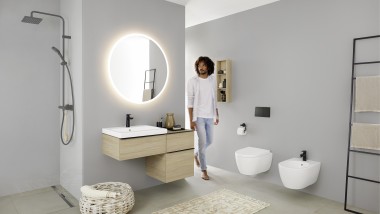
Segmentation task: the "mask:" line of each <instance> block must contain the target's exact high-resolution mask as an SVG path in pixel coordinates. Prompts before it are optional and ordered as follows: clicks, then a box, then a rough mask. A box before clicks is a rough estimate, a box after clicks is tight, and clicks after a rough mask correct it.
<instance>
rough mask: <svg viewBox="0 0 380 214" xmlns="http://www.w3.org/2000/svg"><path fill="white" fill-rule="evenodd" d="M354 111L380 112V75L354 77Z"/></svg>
mask: <svg viewBox="0 0 380 214" xmlns="http://www.w3.org/2000/svg"><path fill="white" fill-rule="evenodd" d="M355 83H356V84H355V86H356V90H355V112H368V111H371V112H380V76H367V77H356V81H355Z"/></svg>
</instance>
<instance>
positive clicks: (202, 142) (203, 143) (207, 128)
mask: <svg viewBox="0 0 380 214" xmlns="http://www.w3.org/2000/svg"><path fill="white" fill-rule="evenodd" d="M195 123H196V127H197V128H196V130H197V134H198V148H195V155H196V156H198V158H199V162H200V165H201V170H206V169H207V165H206V148H207V147H208V146H210V145H211V143H212V139H213V134H214V119H213V118H201V117H198V118H197V121H195Z"/></svg>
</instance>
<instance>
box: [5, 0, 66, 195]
mask: <svg viewBox="0 0 380 214" xmlns="http://www.w3.org/2000/svg"><path fill="white" fill-rule="evenodd" d="M32 10H38V11H44V12H50V13H56V14H57V13H59V1H51V0H18V1H14V0H0V29H1V33H0V71H1V78H0V97H1V106H0V118H1V119H0V130H1V135H0V146H1V148H0V169H1V173H0V182H1V185H0V196H3V195H8V194H13V193H18V192H24V191H27V190H32V189H37V188H41V187H47V186H51V185H57V184H59V144H60V141H59V126H60V124H59V113H60V111H59V110H58V108H57V107H58V105H59V103H60V99H59V95H60V92H59V91H60V71H61V70H60V69H61V66H60V65H59V62H60V61H59V59H58V57H57V55H56V54H55V53H54V52H53V51H52V50H51V47H52V46H58V47H59V44H60V42H59V41H60V39H59V38H60V28H59V20H57V19H55V18H51V17H46V16H39V17H42V18H44V20H43V21H42V22H41V23H40V24H39V25H32V24H26V23H22V22H21V19H22V18H23V17H24V16H25V15H28V16H29V15H30V12H31V11H32Z"/></svg>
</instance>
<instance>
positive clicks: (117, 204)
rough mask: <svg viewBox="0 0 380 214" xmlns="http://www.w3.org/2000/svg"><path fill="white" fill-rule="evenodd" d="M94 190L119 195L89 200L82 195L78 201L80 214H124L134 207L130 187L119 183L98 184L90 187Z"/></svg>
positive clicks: (89, 198)
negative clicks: (117, 194)
mask: <svg viewBox="0 0 380 214" xmlns="http://www.w3.org/2000/svg"><path fill="white" fill-rule="evenodd" d="M91 187H92V188H94V189H96V190H102V191H110V192H116V193H120V195H119V196H117V197H116V198H91V197H87V196H84V195H82V197H81V198H80V199H79V207H80V212H81V213H82V214H105V213H107V214H124V213H128V212H129V211H130V210H131V209H132V207H133V205H135V197H134V194H133V191H132V188H131V186H129V185H128V184H126V183H121V182H106V183H98V184H95V185H92V186H91Z"/></svg>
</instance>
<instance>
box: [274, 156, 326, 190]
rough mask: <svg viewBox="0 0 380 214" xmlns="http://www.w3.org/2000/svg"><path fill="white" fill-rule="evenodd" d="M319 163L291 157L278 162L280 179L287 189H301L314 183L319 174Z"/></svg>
mask: <svg viewBox="0 0 380 214" xmlns="http://www.w3.org/2000/svg"><path fill="white" fill-rule="evenodd" d="M320 168H321V163H320V162H317V161H312V160H307V161H303V160H302V159H301V158H291V159H288V160H285V161H282V162H280V163H279V164H278V169H279V171H280V177H281V181H282V183H283V184H284V186H285V187H287V188H289V189H303V188H305V187H307V186H310V185H312V184H314V183H315V182H316V181H317V179H318V175H319V170H320Z"/></svg>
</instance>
